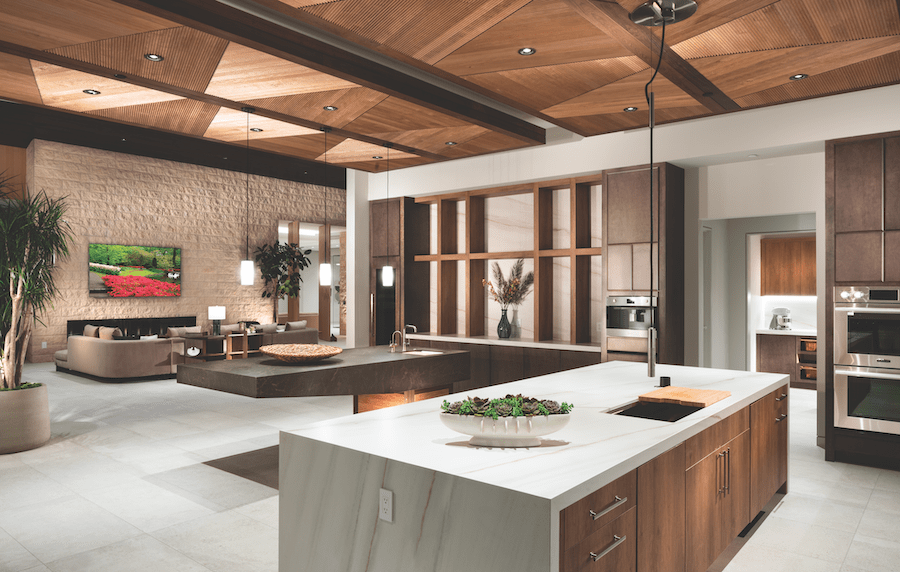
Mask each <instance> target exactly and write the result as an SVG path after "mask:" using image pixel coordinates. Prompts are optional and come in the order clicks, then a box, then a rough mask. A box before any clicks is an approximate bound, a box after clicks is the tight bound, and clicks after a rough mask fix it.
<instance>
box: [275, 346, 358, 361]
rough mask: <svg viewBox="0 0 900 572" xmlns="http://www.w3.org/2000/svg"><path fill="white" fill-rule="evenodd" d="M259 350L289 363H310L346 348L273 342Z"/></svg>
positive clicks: (336, 353) (334, 354)
mask: <svg viewBox="0 0 900 572" xmlns="http://www.w3.org/2000/svg"><path fill="white" fill-rule="evenodd" d="M259 351H260V353H264V354H266V355H267V356H270V357H273V358H275V359H278V360H281V361H284V362H288V363H309V362H314V361H319V360H323V359H328V358H330V357H334V356H336V355H338V354H339V353H341V352H343V351H344V350H342V349H341V348H339V347H335V346H325V345H321V344H272V345H270V346H262V347H261V348H259Z"/></svg>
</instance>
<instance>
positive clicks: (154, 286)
mask: <svg viewBox="0 0 900 572" xmlns="http://www.w3.org/2000/svg"><path fill="white" fill-rule="evenodd" d="M88 290H89V293H90V296H91V298H147V297H157V296H164V297H166V296H181V249H180V248H167V247H161V246H125V245H121V244H91V245H88Z"/></svg>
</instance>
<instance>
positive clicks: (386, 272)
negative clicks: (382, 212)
mask: <svg viewBox="0 0 900 572" xmlns="http://www.w3.org/2000/svg"><path fill="white" fill-rule="evenodd" d="M384 146H385V147H387V172H386V173H385V176H386V178H387V179H386V182H385V187H386V189H387V190H386V191H385V196H386V197H387V199H386V200H387V214H388V217H387V219H388V221H387V230H388V232H387V236H388V240H390V236H391V216H390V215H391V200H390V199H391V147H393V146H394V145H393V144H392V143H385V144H384ZM397 225H398V229H399V225H400V222H399V221H397ZM381 285H382V286H384V287H385V288H390V287H391V286H393V285H394V267H393V266H391V265H390V264H385V265H384V266H382V267H381Z"/></svg>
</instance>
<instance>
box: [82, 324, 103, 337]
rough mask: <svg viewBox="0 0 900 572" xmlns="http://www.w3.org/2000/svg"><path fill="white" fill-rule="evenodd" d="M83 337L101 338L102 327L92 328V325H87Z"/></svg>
mask: <svg viewBox="0 0 900 572" xmlns="http://www.w3.org/2000/svg"><path fill="white" fill-rule="evenodd" d="M81 335H83V336H85V337H88V338H97V337H99V336H100V326H92V325H90V324H87V325H86V326H85V327H84V332H82V334H81Z"/></svg>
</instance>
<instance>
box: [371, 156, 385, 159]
mask: <svg viewBox="0 0 900 572" xmlns="http://www.w3.org/2000/svg"><path fill="white" fill-rule="evenodd" d="M372 158H373V159H383V157H382V156H381V155H372Z"/></svg>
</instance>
